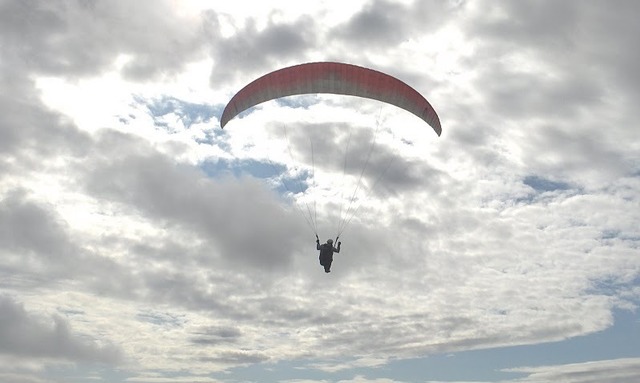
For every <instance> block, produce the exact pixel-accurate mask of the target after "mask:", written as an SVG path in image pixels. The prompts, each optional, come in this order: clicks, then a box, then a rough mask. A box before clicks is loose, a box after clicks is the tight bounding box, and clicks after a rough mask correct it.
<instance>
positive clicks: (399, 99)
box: [220, 62, 442, 136]
mask: <svg viewBox="0 0 640 383" xmlns="http://www.w3.org/2000/svg"><path fill="white" fill-rule="evenodd" d="M311 93H331V94H341V95H348V96H358V97H364V98H370V99H373V100H378V101H382V102H386V103H389V104H392V105H395V106H397V107H399V108H402V109H405V110H407V111H409V112H411V113H413V114H415V115H416V116H418V117H420V118H421V119H422V120H424V121H425V122H426V123H427V124H429V125H430V126H431V127H432V128H433V130H434V131H435V132H436V133H437V134H438V136H439V135H440V134H441V133H442V128H441V126H440V119H439V118H438V114H437V113H436V111H435V110H434V109H433V107H432V106H431V104H429V102H428V101H427V100H426V99H425V98H424V97H423V96H422V95H421V94H420V93H418V92H417V91H416V90H415V89H413V88H412V87H410V86H409V85H407V84H406V83H404V82H402V81H401V80H399V79H397V78H395V77H392V76H390V75H388V74H385V73H382V72H378V71H376V70H373V69H368V68H364V67H361V66H357V65H351V64H343V63H337V62H314V63H307V64H300V65H294V66H291V67H288V68H284V69H279V70H276V71H274V72H271V73H268V74H266V75H264V76H262V77H260V78H258V79H257V80H255V81H253V82H251V83H249V84H248V85H247V86H245V87H244V88H242V89H241V90H240V91H239V92H238V93H236V94H235V96H233V98H231V100H230V101H229V103H228V104H227V106H225V108H224V111H223V112H222V117H221V118H220V127H221V128H223V129H224V126H225V125H226V124H227V123H228V122H229V121H230V120H231V119H232V118H234V117H235V116H237V115H238V114H240V113H242V112H243V111H245V110H247V109H249V108H251V107H253V106H256V105H258V104H260V103H263V102H265V101H269V100H274V99H277V98H281V97H286V96H293V95H299V94H311Z"/></svg>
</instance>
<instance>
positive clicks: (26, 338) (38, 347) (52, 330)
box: [0, 296, 122, 364]
mask: <svg viewBox="0 0 640 383" xmlns="http://www.w3.org/2000/svg"><path fill="white" fill-rule="evenodd" d="M0 353H2V354H9V355H12V356H20V357H28V358H48V359H63V360H71V361H83V362H99V363H107V364H116V363H119V362H120V361H121V359H122V355H121V352H120V350H119V349H118V348H116V347H114V346H111V345H106V346H99V345H97V344H95V343H94V342H91V341H87V340H85V339H83V338H82V337H80V336H79V335H75V334H73V333H72V331H71V329H70V328H69V324H68V323H67V322H66V321H65V320H64V319H62V318H58V317H54V318H51V319H49V320H45V319H44V318H38V317H37V316H35V315H30V314H29V313H28V312H27V311H26V310H25V308H24V307H23V306H22V305H21V304H19V303H17V302H16V301H14V300H13V299H12V298H10V297H7V296H2V297H0Z"/></svg>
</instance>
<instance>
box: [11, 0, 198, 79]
mask: <svg viewBox="0 0 640 383" xmlns="http://www.w3.org/2000/svg"><path fill="white" fill-rule="evenodd" d="M0 15H2V16H0V25H1V26H2V27H0V28H2V29H0V30H1V31H2V33H0V36H3V37H4V38H3V41H4V46H5V48H4V53H5V54H10V56H12V57H16V58H18V60H20V61H21V62H23V63H24V64H26V68H28V69H29V70H32V71H37V72H41V73H46V74H62V75H78V74H95V73H100V71H101V70H104V69H106V68H107V67H108V66H110V65H112V64H113V62H114V61H115V59H116V57H117V56H118V55H119V54H128V55H131V57H132V60H131V61H130V62H129V63H128V64H127V65H126V67H125V68H124V73H125V74H126V75H128V76H129V77H132V78H136V79H139V80H144V79H149V78H152V77H153V76H156V75H158V74H164V73H174V72H176V71H178V70H179V69H181V68H182V67H183V65H184V64H185V63H186V62H188V61H189V58H195V57H198V55H201V54H202V53H203V51H202V48H203V46H204V45H203V42H204V39H203V37H204V35H202V34H201V31H200V29H199V28H198V27H197V25H198V24H196V23H193V21H191V20H177V19H176V18H175V15H174V14H173V13H172V12H171V10H170V8H169V7H168V6H167V3H165V2H157V1H149V2H146V1H137V2H133V3H132V2H127V1H122V2H120V1H118V2H110V3H108V4H107V3H102V2H87V1H68V2H57V1H53V2H46V3H42V2H34V1H13V0H12V1H4V2H2V4H0ZM194 24H195V25H194ZM160 31H162V32H160ZM26 68H25V69H26Z"/></svg>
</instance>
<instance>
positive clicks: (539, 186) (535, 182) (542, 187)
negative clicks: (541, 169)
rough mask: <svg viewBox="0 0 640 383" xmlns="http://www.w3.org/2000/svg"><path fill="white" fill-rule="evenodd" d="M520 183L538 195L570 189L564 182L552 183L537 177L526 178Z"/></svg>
mask: <svg viewBox="0 0 640 383" xmlns="http://www.w3.org/2000/svg"><path fill="white" fill-rule="evenodd" d="M522 182H523V183H524V184H525V185H527V186H529V187H531V188H533V190H535V191H536V192H539V193H543V192H549V191H556V190H568V189H571V185H569V184H568V183H566V182H558V181H552V180H549V179H546V178H542V177H538V176H526V177H524V180H523V181H522Z"/></svg>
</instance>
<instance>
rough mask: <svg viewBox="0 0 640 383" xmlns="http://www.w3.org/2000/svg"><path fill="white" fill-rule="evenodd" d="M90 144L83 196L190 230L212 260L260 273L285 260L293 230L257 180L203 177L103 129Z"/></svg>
mask: <svg viewBox="0 0 640 383" xmlns="http://www.w3.org/2000/svg"><path fill="white" fill-rule="evenodd" d="M96 149H97V151H98V152H97V153H96V154H97V156H96V157H95V158H93V159H90V161H88V162H86V163H84V164H82V166H81V168H80V169H79V171H80V172H82V174H83V177H82V178H81V180H82V182H86V183H84V184H83V185H80V186H82V187H83V188H86V190H87V191H89V192H90V193H91V194H93V195H95V196H98V197H99V198H106V199H108V200H113V201H116V202H119V203H122V204H125V205H130V206H131V207H132V208H134V209H136V211H137V212H139V213H141V214H143V215H146V216H148V217H150V218H152V219H155V220H159V222H162V223H163V224H167V225H169V226H172V225H177V226H179V227H186V228H189V229H190V230H195V231H196V232H197V233H199V235H201V236H202V238H203V239H204V240H205V241H206V242H208V243H210V244H211V245H213V248H216V249H217V250H218V251H219V253H218V255H217V256H216V255H215V254H213V259H216V260H217V261H223V262H224V263H227V264H236V265H248V266H255V267H258V268H262V269H267V270H276V269H281V268H283V267H286V266H287V265H288V264H289V263H290V259H291V250H290V249H291V248H292V245H293V244H294V243H296V241H297V240H298V238H299V237H300V235H301V228H299V227H297V226H296V225H297V221H296V220H295V219H294V218H293V216H291V215H289V214H288V213H287V212H286V211H285V210H283V209H282V205H281V204H280V202H279V201H278V199H277V197H276V196H275V195H273V194H272V193H271V192H269V191H268V189H267V188H266V186H265V185H264V184H262V183H261V182H260V181H258V180H255V179H252V178H246V179H234V178H225V179H216V180H212V179H208V178H206V177H205V176H204V173H203V172H201V171H198V170H196V169H194V168H191V167H189V166H179V165H177V164H175V163H173V162H172V161H171V160H170V159H169V158H167V157H165V156H164V155H161V154H160V153H158V152H156V151H155V150H153V149H151V148H150V147H149V146H148V144H147V143H146V142H141V141H140V140H139V139H136V138H135V137H133V136H129V135H123V134H120V133H113V132H104V134H103V136H102V137H101V138H100V139H99V141H98V143H97V145H96ZM216 253H217V252H216Z"/></svg>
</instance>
